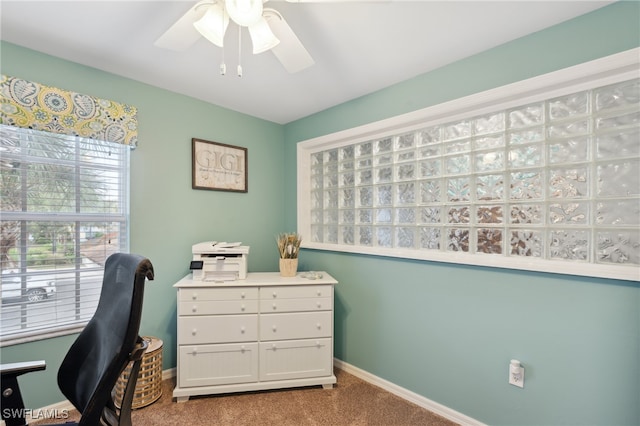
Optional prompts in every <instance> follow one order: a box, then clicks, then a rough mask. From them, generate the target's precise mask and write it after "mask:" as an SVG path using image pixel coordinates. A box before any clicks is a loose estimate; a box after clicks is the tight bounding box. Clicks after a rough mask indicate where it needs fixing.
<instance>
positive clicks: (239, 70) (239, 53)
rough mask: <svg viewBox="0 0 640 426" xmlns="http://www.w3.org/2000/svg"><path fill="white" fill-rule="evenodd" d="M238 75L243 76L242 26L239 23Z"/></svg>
mask: <svg viewBox="0 0 640 426" xmlns="http://www.w3.org/2000/svg"><path fill="white" fill-rule="evenodd" d="M238 77H242V27H241V26H240V25H238Z"/></svg>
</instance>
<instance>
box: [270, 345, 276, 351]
mask: <svg viewBox="0 0 640 426" xmlns="http://www.w3.org/2000/svg"><path fill="white" fill-rule="evenodd" d="M271 349H273V350H274V351H275V350H276V344H275V343H274V344H273V345H271Z"/></svg>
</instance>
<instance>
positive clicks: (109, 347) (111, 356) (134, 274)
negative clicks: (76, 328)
mask: <svg viewBox="0 0 640 426" xmlns="http://www.w3.org/2000/svg"><path fill="white" fill-rule="evenodd" d="M145 278H148V279H150V280H152V279H153V265H152V264H151V262H150V261H149V260H148V259H146V258H144V257H142V256H138V255H134V254H125V253H115V254H112V255H111V256H109V258H108V259H107V261H106V262H105V267H104V279H103V283H102V291H101V293H100V300H99V302H98V308H97V309H96V312H95V314H94V316H93V318H91V320H90V321H89V323H88V324H87V326H86V327H85V328H84V330H82V332H81V333H80V335H79V336H78V338H77V339H76V341H75V342H74V343H73V345H72V346H71V348H70V349H69V351H68V352H67V355H66V356H65V358H64V360H63V361H62V364H61V365H60V369H59V370H58V387H59V388H60V390H61V391H62V393H63V394H64V396H66V397H67V399H68V400H69V401H70V402H71V403H72V404H73V405H74V407H76V409H77V410H78V411H79V412H80V415H81V418H80V421H79V422H78V423H72V424H77V425H87V426H96V425H121V426H129V425H131V402H132V400H133V394H134V391H135V386H136V379H137V378H138V372H139V370H140V363H141V360H142V356H143V354H144V351H145V350H146V348H147V344H148V343H147V342H146V341H144V340H143V339H142V338H141V337H140V336H139V335H138V332H139V329H140V317H141V316H142V299H143V295H144V283H145ZM129 362H133V365H132V368H131V373H130V375H129V381H128V383H127V386H126V388H125V392H124V395H123V397H122V401H121V403H120V409H118V408H117V407H116V404H115V402H114V400H113V398H114V396H113V395H115V393H114V392H113V388H114V386H115V385H116V383H117V381H118V378H119V377H120V374H121V373H122V371H123V370H124V369H125V368H126V367H127V365H128V364H129ZM1 369H2V410H1V412H2V419H3V420H4V421H5V423H6V425H7V426H14V425H16V426H17V425H24V424H26V423H25V418H24V412H25V410H24V402H23V400H22V395H21V393H20V388H19V386H18V380H17V377H18V376H20V375H21V374H24V373H27V372H30V371H37V370H44V369H45V363H44V361H36V362H33V363H15V364H4V365H2V367H1ZM20 409H22V410H20ZM5 415H6V417H5Z"/></svg>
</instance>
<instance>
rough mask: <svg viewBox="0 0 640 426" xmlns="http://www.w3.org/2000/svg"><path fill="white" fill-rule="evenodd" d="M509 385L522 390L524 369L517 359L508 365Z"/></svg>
mask: <svg viewBox="0 0 640 426" xmlns="http://www.w3.org/2000/svg"><path fill="white" fill-rule="evenodd" d="M509 384H510V385H514V386H518V387H519V388H524V367H523V366H522V365H520V361H518V360H517V359H512V360H511V364H509Z"/></svg>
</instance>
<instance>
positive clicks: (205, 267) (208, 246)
mask: <svg viewBox="0 0 640 426" xmlns="http://www.w3.org/2000/svg"><path fill="white" fill-rule="evenodd" d="M191 251H192V253H193V260H192V261H191V267H190V269H191V270H192V271H193V281H235V280H244V279H246V278H247V256H248V255H249V246H243V245H241V243H226V242H217V241H205V242H203V243H198V244H194V245H193V246H192V247H191Z"/></svg>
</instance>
